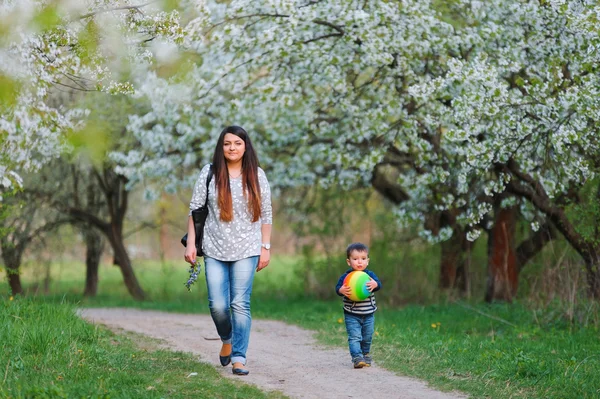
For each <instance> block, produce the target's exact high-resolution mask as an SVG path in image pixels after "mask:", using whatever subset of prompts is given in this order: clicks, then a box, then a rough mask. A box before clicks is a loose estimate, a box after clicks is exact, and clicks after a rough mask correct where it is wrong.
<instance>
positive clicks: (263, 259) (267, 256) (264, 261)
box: [256, 248, 271, 272]
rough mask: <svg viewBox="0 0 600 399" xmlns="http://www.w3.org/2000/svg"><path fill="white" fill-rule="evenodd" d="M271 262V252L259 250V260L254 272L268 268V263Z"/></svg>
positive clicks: (263, 249)
mask: <svg viewBox="0 0 600 399" xmlns="http://www.w3.org/2000/svg"><path fill="white" fill-rule="evenodd" d="M270 260H271V251H269V250H268V249H265V248H261V249H260V259H259V260H258V266H256V271H257V272H259V271H261V270H262V269H264V268H265V267H267V266H269V261H270Z"/></svg>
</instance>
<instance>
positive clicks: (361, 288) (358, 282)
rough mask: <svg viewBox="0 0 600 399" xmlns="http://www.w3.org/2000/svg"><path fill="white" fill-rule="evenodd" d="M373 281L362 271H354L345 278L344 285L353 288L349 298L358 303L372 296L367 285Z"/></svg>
mask: <svg viewBox="0 0 600 399" xmlns="http://www.w3.org/2000/svg"><path fill="white" fill-rule="evenodd" d="M369 280H371V278H370V277H369V275H368V274H367V273H365V272H363V271H360V270H354V271H352V272H350V273H348V275H347V276H346V277H345V278H344V285H345V286H348V287H350V288H351V290H352V291H351V292H350V295H348V298H350V299H351V300H353V301H355V302H357V301H363V300H365V299H367V298H368V297H369V295H371V292H369V288H368V287H367V283H368V282H369Z"/></svg>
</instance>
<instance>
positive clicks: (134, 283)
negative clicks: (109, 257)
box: [108, 232, 146, 301]
mask: <svg viewBox="0 0 600 399" xmlns="http://www.w3.org/2000/svg"><path fill="white" fill-rule="evenodd" d="M108 240H109V241H110V245H111V247H112V249H113V253H114V257H115V263H116V264H117V265H118V266H119V268H120V269H121V274H122V275H123V281H124V282H125V286H126V287H127V291H129V294H131V296H132V297H133V298H134V299H136V300H139V301H143V300H144V299H146V294H145V293H144V290H143V289H142V287H141V286H140V284H139V282H138V280H137V278H136V277H135V273H134V272H133V267H132V265H131V260H130V259H129V254H127V249H126V248H125V243H124V242H123V236H122V235H121V234H117V233H114V232H111V233H110V234H108Z"/></svg>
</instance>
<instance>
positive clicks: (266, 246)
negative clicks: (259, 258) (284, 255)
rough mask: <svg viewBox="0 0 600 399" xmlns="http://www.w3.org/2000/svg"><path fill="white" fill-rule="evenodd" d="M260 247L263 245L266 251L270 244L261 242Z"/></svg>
mask: <svg viewBox="0 0 600 399" xmlns="http://www.w3.org/2000/svg"><path fill="white" fill-rule="evenodd" d="M260 246H261V247H263V248H264V249H266V250H267V251H268V250H270V249H271V244H269V243H268V242H267V243H264V242H263V243H262V244H260Z"/></svg>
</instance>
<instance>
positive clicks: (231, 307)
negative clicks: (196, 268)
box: [204, 256, 259, 365]
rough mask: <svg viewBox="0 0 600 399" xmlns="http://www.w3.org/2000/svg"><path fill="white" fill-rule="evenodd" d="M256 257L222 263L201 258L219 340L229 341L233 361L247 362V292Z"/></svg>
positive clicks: (248, 324) (256, 260)
mask: <svg viewBox="0 0 600 399" xmlns="http://www.w3.org/2000/svg"><path fill="white" fill-rule="evenodd" d="M258 258H259V257H258V256H252V257H250V258H245V259H240V260H237V261H232V262H225V261H221V260H217V259H214V258H209V257H204V265H205V268H204V273H205V275H206V286H207V288H208V307H209V308H210V315H211V316H212V319H213V321H214V323H215V326H216V327H217V333H218V334H219V337H221V341H222V342H223V343H224V344H232V352H231V362H232V363H236V362H239V363H242V364H244V365H245V364H246V350H247V349H248V341H249V339H250V327H251V325H252V316H251V315H250V294H252V281H253V280H254V272H255V270H256V266H257V265H258Z"/></svg>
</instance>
